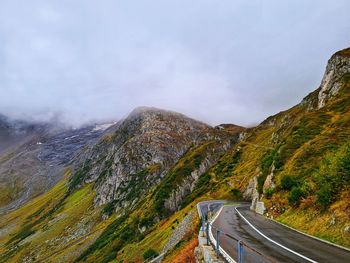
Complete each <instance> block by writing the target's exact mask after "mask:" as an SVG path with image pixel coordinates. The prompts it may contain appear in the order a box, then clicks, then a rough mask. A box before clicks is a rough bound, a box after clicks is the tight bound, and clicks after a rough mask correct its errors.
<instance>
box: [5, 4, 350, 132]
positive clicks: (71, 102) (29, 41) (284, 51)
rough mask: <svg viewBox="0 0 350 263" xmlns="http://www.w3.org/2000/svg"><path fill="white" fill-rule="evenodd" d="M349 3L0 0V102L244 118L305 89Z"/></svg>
mask: <svg viewBox="0 0 350 263" xmlns="http://www.w3.org/2000/svg"><path fill="white" fill-rule="evenodd" d="M349 9H350V2H349V1H347V0H338V1H330V0H329V1H311V0H306V1H305V0H298V1H289V2H288V4H287V2H286V1H277V0H274V1H262V0H252V1H243V0H236V1H232V0H220V1H219V0H197V1H196V0H194V1H185V0H176V1H161V0H158V1H155V0H149V1H145V0H139V1H132V0H131V1H112V0H105V1H92V0H90V1H85V0H84V1H83V0H76V1H68V0H60V1H58V0H57V1H44V0H35V1H30V2H29V1H20V0H4V1H1V3H0V68H1V71H0V91H1V95H0V112H1V113H3V114H6V115H10V116H13V117H24V118H32V119H35V120H49V119H51V118H56V116H61V117H60V118H62V120H63V121H65V122H67V123H68V124H72V125H81V124H83V123H86V122H89V121H105V120H109V119H119V118H121V117H123V116H125V115H126V114H127V113H128V112H129V111H131V110H132V109H133V108H134V107H137V106H141V105H146V106H155V107H161V108H166V109H170V110H176V111H179V112H182V113H185V114H187V115H189V116H192V117H195V118H198V119H200V120H203V121H206V122H208V123H211V124H218V123H222V122H231V123H237V124H241V125H251V124H255V123H258V122H260V121H262V120H263V119H264V118H265V117H267V116H269V115H271V114H273V113H275V112H277V111H280V110H283V109H286V108H288V107H290V106H292V105H294V104H296V103H298V102H299V101H300V100H301V99H302V97H304V96H305V95H306V94H307V93H309V92H310V91H312V90H314V89H316V88H317V87H318V85H319V82H320V80H321V77H322V74H323V71H324V69H325V65H326V61H327V59H328V58H329V56H330V55H331V54H332V53H333V52H335V51H337V50H339V49H342V48H345V47H347V46H348V45H349V39H350V38H349V37H350V22H349V19H348V14H347V13H348V10H349Z"/></svg>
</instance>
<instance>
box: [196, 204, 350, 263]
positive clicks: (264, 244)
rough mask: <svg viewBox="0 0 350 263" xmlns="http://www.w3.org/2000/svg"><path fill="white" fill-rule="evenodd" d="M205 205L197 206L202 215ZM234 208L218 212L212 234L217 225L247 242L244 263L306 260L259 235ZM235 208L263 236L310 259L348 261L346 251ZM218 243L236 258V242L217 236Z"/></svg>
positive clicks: (226, 208) (214, 232) (329, 262)
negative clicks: (200, 209)
mask: <svg viewBox="0 0 350 263" xmlns="http://www.w3.org/2000/svg"><path fill="white" fill-rule="evenodd" d="M205 206H207V207H208V205H207V204H206V205H203V206H201V208H203V209H204V211H203V209H202V212H203V213H204V214H205V213H206V211H207V208H205ZM212 206H213V208H215V209H216V210H218V209H219V207H220V206H221V204H219V203H215V204H212ZM212 206H210V209H211V207H212ZM235 207H236V206H233V205H232V206H224V207H223V209H222V211H221V213H220V215H219V216H218V217H217V219H216V220H215V221H214V222H213V227H212V233H213V236H214V237H215V236H216V228H219V229H220V230H221V231H223V232H225V233H227V234H230V235H231V236H233V237H236V238H237V239H239V240H242V241H243V242H244V243H245V244H247V245H248V246H249V247H250V248H248V247H244V262H254V263H255V262H310V261H307V260H305V259H303V258H301V257H299V256H297V255H294V254H293V253H291V252H289V251H287V250H285V249H283V248H281V247H279V246H278V245H275V244H273V243H272V242H270V241H268V240H267V239H265V238H264V237H262V236H261V235H259V234H258V233H257V232H256V231H255V230H254V229H253V228H252V227H251V226H249V225H248V224H247V223H246V222H245V221H244V220H243V219H242V218H241V217H240V216H239V215H238V214H237V213H236V211H235V209H234V208H235ZM238 210H239V212H240V213H241V214H242V215H243V216H244V217H245V218H246V219H247V220H248V221H249V222H250V223H251V224H253V225H254V226H255V227H256V228H257V229H258V230H259V231H261V232H262V233H263V234H264V235H266V236H267V237H269V238H271V239H272V240H274V241H276V242H278V243H280V244H281V245H283V246H285V247H287V248H289V249H291V250H293V251H295V252H297V253H299V254H301V255H303V256H305V257H307V258H309V259H311V260H314V261H316V262H327V263H333V262H334V263H343V262H344V263H345V262H346V263H349V262H350V252H349V251H347V250H343V249H340V248H338V247H335V246H332V245H328V244H326V243H324V242H321V241H318V240H316V239H313V238H310V237H308V236H305V235H303V234H300V233H298V232H296V231H293V230H291V229H289V228H286V227H284V226H282V225H280V224H278V223H276V222H273V221H271V220H268V219H266V218H265V217H263V216H261V215H259V214H256V213H254V212H252V211H250V210H249V205H244V206H242V207H239V208H238ZM220 246H221V247H222V248H223V249H224V250H225V251H226V252H227V253H228V254H229V255H230V256H231V257H232V258H233V259H235V260H236V259H237V241H235V240H233V239H232V238H230V237H228V236H226V235H221V236H220ZM251 249H253V250H254V251H253V250H251ZM259 253H261V254H262V255H259Z"/></svg>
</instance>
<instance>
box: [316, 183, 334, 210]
mask: <svg viewBox="0 0 350 263" xmlns="http://www.w3.org/2000/svg"><path fill="white" fill-rule="evenodd" d="M332 196H333V192H332V189H331V187H330V185H328V184H325V185H324V186H322V187H321V189H320V190H319V191H318V192H317V203H319V204H320V205H322V206H323V207H327V206H329V205H330V204H331V202H332Z"/></svg>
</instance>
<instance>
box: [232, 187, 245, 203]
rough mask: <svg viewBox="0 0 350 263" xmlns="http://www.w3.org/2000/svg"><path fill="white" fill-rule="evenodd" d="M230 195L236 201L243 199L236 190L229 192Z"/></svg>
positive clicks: (240, 193)
mask: <svg viewBox="0 0 350 263" xmlns="http://www.w3.org/2000/svg"><path fill="white" fill-rule="evenodd" d="M231 194H232V195H233V198H234V199H236V200H242V198H243V195H242V192H241V191H240V190H239V189H237V188H233V189H232V190H231Z"/></svg>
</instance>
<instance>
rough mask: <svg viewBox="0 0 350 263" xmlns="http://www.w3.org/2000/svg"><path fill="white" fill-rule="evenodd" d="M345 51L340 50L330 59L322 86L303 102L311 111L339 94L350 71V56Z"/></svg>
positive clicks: (321, 106)
mask: <svg viewBox="0 0 350 263" xmlns="http://www.w3.org/2000/svg"><path fill="white" fill-rule="evenodd" d="M345 53H347V52H344V50H342V51H339V52H337V53H335V54H334V55H333V56H332V57H331V58H330V59H329V60H328V64H327V67H326V71H325V74H324V76H323V79H322V81H321V85H320V87H319V88H318V89H317V90H316V91H314V92H312V93H310V94H309V95H308V96H307V97H305V98H304V99H303V101H302V102H301V105H304V106H306V107H307V109H308V110H309V111H311V110H315V109H321V108H323V107H324V106H325V105H326V104H327V101H328V100H329V99H331V98H332V97H334V96H335V95H337V93H338V91H339V89H340V88H341V86H342V77H343V76H344V75H345V74H349V73H350V57H349V56H348V55H346V54H345Z"/></svg>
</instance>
